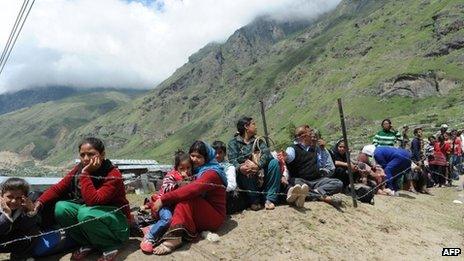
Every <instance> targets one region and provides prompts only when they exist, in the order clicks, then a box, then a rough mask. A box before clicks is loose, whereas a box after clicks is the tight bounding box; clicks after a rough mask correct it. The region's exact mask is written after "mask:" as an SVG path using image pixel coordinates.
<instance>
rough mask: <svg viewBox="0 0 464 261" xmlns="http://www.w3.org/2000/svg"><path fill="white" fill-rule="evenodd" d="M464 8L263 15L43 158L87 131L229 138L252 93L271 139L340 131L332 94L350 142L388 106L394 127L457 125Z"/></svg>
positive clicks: (134, 138)
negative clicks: (312, 16)
mask: <svg viewBox="0 0 464 261" xmlns="http://www.w3.org/2000/svg"><path fill="white" fill-rule="evenodd" d="M463 13H464V5H463V4H460V2H459V1H457V0H446V1H432V0H424V1H412V0H408V1H401V2H398V1H392V0H391V1H366V0H351V1H350V0H345V1H342V2H341V3H340V4H339V6H338V7H337V8H336V9H335V10H333V11H331V12H329V13H327V14H325V15H324V16H322V17H320V18H319V19H316V20H314V21H311V22H309V23H308V22H307V24H306V25H304V26H303V25H301V24H298V23H296V22H295V23H294V24H293V27H292V26H290V27H285V25H282V24H279V23H277V22H275V21H269V20H266V19H261V20H258V24H250V25H248V26H245V27H244V28H241V29H239V30H237V31H236V32H235V33H234V34H232V35H231V36H230V37H229V38H228V39H227V41H226V42H224V43H212V44H209V45H207V46H205V47H204V48H202V49H200V50H199V51H198V52H197V53H195V54H192V55H191V56H190V58H189V61H188V62H187V63H186V64H184V65H183V66H181V67H180V68H178V69H177V70H176V71H175V72H174V73H173V75H172V76H170V77H169V78H168V79H166V80H165V81H163V82H162V83H161V84H160V85H158V86H157V88H155V89H153V90H151V91H149V92H148V93H147V94H146V95H144V96H142V97H140V98H138V99H136V100H134V101H131V102H129V103H126V104H124V105H123V106H120V107H117V108H115V109H114V110H112V111H109V112H108V113H106V114H104V115H102V116H101V117H97V118H95V119H94V120H92V121H91V122H89V123H87V124H84V125H81V126H79V127H78V128H76V129H75V130H74V131H73V132H71V133H70V134H69V136H68V138H67V139H66V140H64V141H63V142H62V143H59V144H57V145H56V146H55V147H54V148H53V149H51V150H50V151H49V153H48V156H47V157H46V160H47V161H48V162H50V163H52V164H59V163H60V162H63V161H66V160H69V155H71V153H72V152H73V151H74V150H75V146H76V144H77V142H78V140H79V139H80V138H82V137H84V136H89V135H92V136H97V137H101V138H102V139H103V140H105V142H106V143H107V144H108V153H109V154H110V155H114V156H117V157H130V158H155V159H156V160H159V161H161V162H170V161H171V160H170V159H171V157H172V151H174V150H175V149H177V148H184V149H185V148H186V147H187V146H188V145H190V144H191V142H192V141H193V140H196V139H204V140H207V141H210V142H211V141H213V140H215V139H221V140H224V141H227V140H228V139H230V138H231V137H232V135H233V134H234V132H235V123H236V121H237V119H238V118H239V117H241V116H243V115H250V116H252V117H253V118H255V119H257V120H258V123H260V120H259V117H260V115H259V100H263V101H264V103H265V108H266V113H267V120H268V128H269V130H270V134H271V136H272V138H273V140H275V141H276V144H275V145H276V146H275V147H276V148H280V147H282V146H284V145H285V144H288V143H289V142H290V139H289V137H288V136H289V135H288V133H289V128H291V126H295V125H298V124H303V123H309V124H310V125H311V126H314V127H317V128H318V129H320V130H321V131H322V133H323V134H324V136H325V137H326V138H327V139H328V140H332V139H336V138H338V137H339V135H340V134H339V131H340V127H339V115H338V110H337V106H336V99H337V98H339V97H341V98H343V103H344V106H345V108H344V109H345V115H346V120H347V126H348V132H349V137H351V138H352V139H353V140H355V141H356V142H357V143H363V142H369V141H370V137H371V136H372V135H373V134H374V133H375V132H376V130H377V129H378V128H379V127H378V126H379V125H378V124H379V122H380V120H381V119H383V118H386V117H390V118H392V119H393V121H394V124H395V125H396V126H400V125H403V124H409V125H417V124H426V125H427V126H429V127H430V129H432V128H434V127H435V125H436V124H441V123H443V122H447V123H449V124H454V125H455V126H456V127H458V126H462V121H460V118H459V115H460V114H459V112H460V111H462V110H463V109H464V104H463V102H462V101H460V100H459V99H457V97H459V93H462V91H463V90H464V86H463V82H464V75H463V74H462V68H464V54H463V51H462V48H460V47H459V46H460V45H459V43H460V42H461V39H464V30H462V28H464V19H463V18H462V17H464V16H462V15H461V14H463ZM256 22H257V21H255V23H256ZM257 28H259V30H258V29H257ZM285 28H294V30H292V29H291V30H286V29H285ZM244 32H246V33H244ZM250 34H251V35H252V36H250ZM445 47H446V48H447V49H446V50H445V49H444V48H445ZM441 50H445V51H443V52H441ZM436 52H441V53H440V55H429V54H431V53H436ZM459 124H461V125H459ZM259 125H260V126H261V124H259ZM261 129H262V128H260V132H261ZM355 145H356V144H355Z"/></svg>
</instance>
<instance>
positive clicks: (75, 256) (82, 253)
mask: <svg viewBox="0 0 464 261" xmlns="http://www.w3.org/2000/svg"><path fill="white" fill-rule="evenodd" d="M92 251H93V249H92V248H90V247H79V249H78V250H76V251H74V252H73V253H72V255H71V260H82V259H84V258H85V257H86V256H88V255H89V254H90V253H91V252H92Z"/></svg>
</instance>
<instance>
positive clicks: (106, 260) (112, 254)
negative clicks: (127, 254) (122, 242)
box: [97, 249, 118, 261]
mask: <svg viewBox="0 0 464 261" xmlns="http://www.w3.org/2000/svg"><path fill="white" fill-rule="evenodd" d="M117 255H118V250H117V249H115V250H111V251H105V252H103V254H102V256H101V257H100V258H99V259H98V260H97V261H113V260H116V256H117Z"/></svg>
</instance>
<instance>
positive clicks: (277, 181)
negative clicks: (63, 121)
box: [0, 117, 463, 261]
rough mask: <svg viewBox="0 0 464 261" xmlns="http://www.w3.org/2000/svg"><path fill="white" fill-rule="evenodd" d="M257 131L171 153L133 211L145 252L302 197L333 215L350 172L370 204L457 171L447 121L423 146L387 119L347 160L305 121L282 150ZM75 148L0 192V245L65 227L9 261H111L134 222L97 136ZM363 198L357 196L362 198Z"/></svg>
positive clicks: (15, 247) (248, 126)
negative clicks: (58, 256) (66, 254)
mask: <svg viewBox="0 0 464 261" xmlns="http://www.w3.org/2000/svg"><path fill="white" fill-rule="evenodd" d="M256 125H257V124H256V122H255V120H254V119H252V118H251V117H243V118H241V119H239V120H238V122H237V126H236V127H237V128H236V133H235V135H234V136H233V137H231V139H230V140H229V142H228V143H227V145H226V143H224V142H223V141H218V140H217V141H214V142H212V145H209V144H208V143H207V142H205V141H200V140H198V141H195V142H194V143H193V144H192V145H191V146H190V148H189V149H188V152H184V151H177V152H176V153H175V156H174V167H173V170H172V171H170V172H169V173H167V174H166V175H165V177H164V179H163V181H162V185H161V188H160V190H159V191H158V192H156V193H155V194H154V195H152V196H151V198H150V200H149V201H148V202H146V204H145V205H143V206H142V207H141V210H140V211H141V212H146V213H147V214H148V215H149V216H150V218H151V220H152V221H153V222H152V223H151V224H149V225H148V226H145V227H143V228H141V231H143V234H144V235H143V238H142V240H141V243H140V248H141V250H142V251H143V252H144V253H147V254H155V255H166V254H169V253H172V252H173V251H175V250H176V249H177V248H178V247H180V246H182V245H183V244H184V243H185V242H191V241H195V240H196V239H197V238H198V237H199V235H200V234H201V232H202V231H216V230H218V229H219V228H220V227H221V225H222V224H223V223H224V222H225V220H226V216H227V214H233V213H236V212H239V211H242V210H244V209H250V210H253V211H259V210H261V209H265V210H268V211H272V210H273V209H275V207H276V205H283V204H288V205H289V206H291V207H295V208H304V205H305V202H306V201H320V202H324V203H327V204H329V205H331V206H333V207H335V208H337V209H340V208H341V207H343V201H342V200H341V199H340V197H337V196H336V194H338V193H350V192H353V191H351V188H352V187H351V183H350V174H351V175H352V180H353V183H354V184H353V185H356V186H353V188H355V190H356V189H358V188H365V190H363V191H364V192H366V194H365V195H367V194H372V196H371V197H370V198H369V200H368V201H367V202H371V199H372V197H373V195H374V194H380V195H391V196H395V195H398V191H399V190H402V189H403V190H408V191H410V192H413V193H418V192H421V193H426V194H430V191H429V188H430V187H432V186H447V185H450V184H451V181H452V180H453V179H455V178H457V177H459V175H460V174H462V170H463V168H462V150H463V147H462V146H463V143H462V137H463V135H462V131H461V132H458V131H457V130H451V131H448V126H446V125H442V126H441V129H440V132H438V133H436V134H435V135H431V136H430V137H429V138H428V141H425V140H424V137H423V136H424V134H423V133H424V131H423V129H421V128H415V129H414V130H413V134H414V138H413V139H412V140H410V139H409V138H408V133H407V132H408V128H403V131H402V133H399V132H398V131H396V130H394V128H393V127H392V123H391V121H390V120H389V119H385V120H383V121H382V130H381V131H379V132H378V133H377V134H376V135H375V136H374V139H373V142H372V144H368V145H366V146H364V147H363V148H362V149H361V150H360V151H359V153H354V154H353V153H352V152H350V151H348V148H347V146H346V143H345V141H344V140H343V139H340V140H338V141H336V142H335V144H334V146H332V148H331V149H328V148H327V143H326V141H324V140H323V139H322V137H321V135H320V132H319V131H317V130H316V129H314V128H312V127H310V126H309V125H301V126H298V127H296V128H295V129H294V131H293V136H294V139H293V141H292V142H290V143H289V144H288V146H287V148H286V149H284V150H282V151H274V152H272V151H271V150H270V148H269V146H268V144H267V143H266V141H265V140H264V139H262V138H261V137H259V136H258V135H257V126H256ZM397 145H398V147H397ZM77 149H78V153H79V157H80V163H78V164H77V165H76V166H75V167H74V168H73V169H72V170H71V171H70V172H69V173H68V174H67V175H66V176H65V177H64V178H63V179H62V180H61V181H60V182H59V183H57V184H56V185H54V186H52V187H50V188H49V189H47V190H46V191H45V192H43V193H42V194H41V195H40V196H38V197H36V198H34V199H32V198H30V197H29V186H28V184H27V182H25V181H24V180H23V179H20V178H10V179H8V180H6V181H5V182H4V183H3V184H2V186H1V197H0V203H1V215H0V238H1V240H2V242H5V241H9V240H11V239H15V238H19V237H24V236H26V237H29V236H31V235H39V234H40V233H41V232H43V231H49V230H50V229H52V228H60V227H61V228H66V227H71V228H70V229H67V230H66V235H65V237H64V238H66V244H65V245H66V247H63V244H61V248H60V249H56V248H55V249H53V248H54V247H55V246H53V245H50V244H48V245H47V244H44V243H43V241H44V240H43V238H41V237H34V238H29V240H24V241H19V242H15V243H12V244H7V245H0V251H2V252H10V253H11V258H12V259H15V260H17V259H19V260H20V259H22V258H24V259H25V258H27V257H30V256H41V255H46V254H52V253H56V252H57V251H66V250H68V251H72V257H71V258H72V259H73V260H82V259H85V258H86V257H87V256H88V255H89V254H90V253H92V252H95V251H98V252H99V253H100V255H101V257H100V259H99V260H100V261H105V260H114V259H115V258H116V257H117V255H118V253H119V250H120V248H121V247H122V246H123V245H124V244H125V243H126V242H127V241H128V239H129V234H130V228H131V224H133V223H134V222H135V221H134V217H133V215H131V214H130V210H129V202H128V200H127V197H126V193H125V188H124V184H123V179H122V176H121V173H120V171H119V170H118V169H117V168H116V167H114V166H113V164H112V163H111V162H110V161H109V160H108V159H106V157H105V155H106V152H105V146H104V144H103V141H102V140H100V139H97V138H86V139H84V140H83V141H82V142H81V143H80V144H79V145H78V148H77ZM351 154H353V157H350V155H351ZM356 192H357V191H356ZM365 195H358V194H357V196H358V199H360V200H361V201H362V199H363V198H365V197H364V196H365ZM61 238H63V237H61ZM0 243H1V242H0ZM39 250H40V251H39ZM39 252H40V254H38V253H39Z"/></svg>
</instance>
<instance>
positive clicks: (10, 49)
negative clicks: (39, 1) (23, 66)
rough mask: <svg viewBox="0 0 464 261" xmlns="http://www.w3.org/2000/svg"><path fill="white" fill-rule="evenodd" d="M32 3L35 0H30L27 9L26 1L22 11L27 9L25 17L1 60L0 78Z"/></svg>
mask: <svg viewBox="0 0 464 261" xmlns="http://www.w3.org/2000/svg"><path fill="white" fill-rule="evenodd" d="M34 3H35V0H32V3H31V5H30V6H29V7H27V5H28V4H29V0H27V3H26V8H25V9H24V10H26V9H27V13H26V16H24V19H23V20H22V21H20V23H21V26H20V27H19V30H18V31H17V33H16V36H15V37H14V40H13V42H12V43H11V47H10V48H9V50H8V51H7V53H6V55H5V57H4V59H3V60H2V62H3V64H0V66H1V67H0V76H1V74H2V72H3V69H4V68H5V64H6V63H7V61H8V58H10V54H11V51H12V50H13V48H14V45H15V44H16V40H18V36H19V34H20V33H21V30H22V29H23V26H24V23H25V22H26V19H27V17H28V16H29V13H30V12H31V9H32V6H34ZM23 14H24V12H23ZM21 18H22V16H21ZM20 20H21V19H20Z"/></svg>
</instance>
